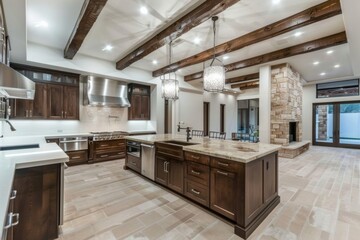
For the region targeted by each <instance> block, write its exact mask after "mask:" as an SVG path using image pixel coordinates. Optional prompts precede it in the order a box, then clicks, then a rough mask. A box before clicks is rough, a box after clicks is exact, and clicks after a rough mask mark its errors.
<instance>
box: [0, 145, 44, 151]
mask: <svg viewBox="0 0 360 240" xmlns="http://www.w3.org/2000/svg"><path fill="white" fill-rule="evenodd" d="M39 147H40V146H39V144H25V145H13V146H4V147H0V151H8V150H21V149H31V148H39Z"/></svg>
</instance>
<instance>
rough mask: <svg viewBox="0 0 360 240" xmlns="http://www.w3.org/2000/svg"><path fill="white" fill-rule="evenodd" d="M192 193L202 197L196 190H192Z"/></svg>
mask: <svg viewBox="0 0 360 240" xmlns="http://www.w3.org/2000/svg"><path fill="white" fill-rule="evenodd" d="M191 191H192V192H193V193H195V194H196V195H200V192H199V191H196V190H195V189H193V188H192V189H191Z"/></svg>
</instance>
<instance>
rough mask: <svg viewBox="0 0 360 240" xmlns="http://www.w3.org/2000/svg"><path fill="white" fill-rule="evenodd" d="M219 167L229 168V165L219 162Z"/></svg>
mask: <svg viewBox="0 0 360 240" xmlns="http://www.w3.org/2000/svg"><path fill="white" fill-rule="evenodd" d="M218 165H220V166H224V167H228V166H229V164H228V163H223V162H218Z"/></svg>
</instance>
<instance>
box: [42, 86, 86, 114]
mask: <svg viewBox="0 0 360 240" xmlns="http://www.w3.org/2000/svg"><path fill="white" fill-rule="evenodd" d="M47 103H48V118H49V119H72V120H76V119H79V87H74V86H63V85H57V84H48V101H47Z"/></svg>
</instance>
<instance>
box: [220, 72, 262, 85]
mask: <svg viewBox="0 0 360 240" xmlns="http://www.w3.org/2000/svg"><path fill="white" fill-rule="evenodd" d="M259 78H260V73H251V74H248V75H244V76H239V77H234V78H229V79H226V81H225V84H232V83H240V82H246V81H250V80H254V79H259Z"/></svg>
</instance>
